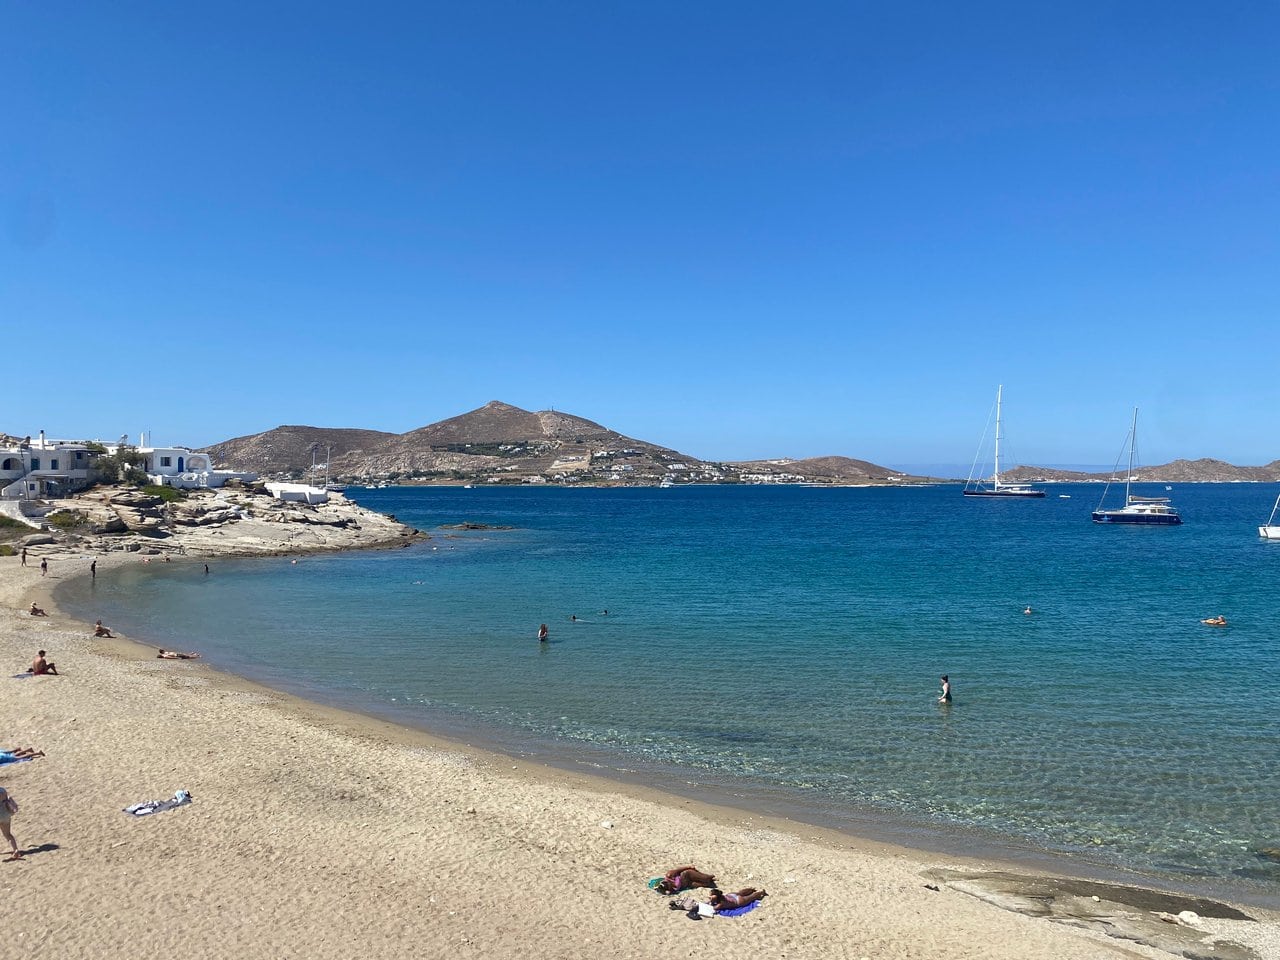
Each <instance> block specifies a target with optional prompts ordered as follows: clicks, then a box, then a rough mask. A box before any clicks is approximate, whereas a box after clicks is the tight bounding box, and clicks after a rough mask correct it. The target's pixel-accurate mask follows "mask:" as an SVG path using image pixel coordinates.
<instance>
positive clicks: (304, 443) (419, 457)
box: [208, 400, 724, 484]
mask: <svg viewBox="0 0 1280 960" xmlns="http://www.w3.org/2000/svg"><path fill="white" fill-rule="evenodd" d="M329 443H332V444H333V453H332V457H331V459H330V462H329V468H330V475H331V476H332V477H334V478H345V479H349V480H351V479H355V480H361V479H363V480H368V479H389V480H397V481H409V480H419V481H424V482H430V481H453V482H461V481H467V482H475V481H482V482H545V481H548V480H554V481H556V482H564V483H573V482H591V483H624V484H645V483H658V482H659V481H661V480H662V479H663V477H665V476H667V475H669V474H678V475H679V476H681V477H682V478H684V479H690V480H692V479H697V480H711V479H724V477H723V475H721V474H718V473H717V472H716V468H715V466H714V465H711V464H704V463H703V462H702V461H700V460H698V459H697V458H696V457H689V456H686V455H684V454H681V453H678V452H677V451H675V450H671V449H668V448H667V447H661V446H658V445H657V444H652V443H647V442H645V441H643V440H636V439H634V438H632V437H627V436H624V435H623V434H620V433H618V432H616V431H614V430H609V429H607V428H606V427H603V426H601V425H600V424H598V423H594V422H593V421H591V420H586V419H584V418H582V417H575V416H573V415H572V414H566V413H559V412H557V411H554V410H543V411H539V412H536V413H535V412H532V411H529V410H522V409H521V408H519V407H514V406H512V405H511V404H508V403H502V402H500V401H497V400H495V401H492V402H490V403H487V404H485V405H484V406H483V407H480V408H478V409H476V410H471V411H469V412H467V413H464V414H461V415H459V416H456V417H450V418H449V419H447V420H441V421H439V422H438V423H432V424H428V425H427V426H425V427H420V428H418V429H417V430H411V431H409V432H408V433H404V434H393V433H381V432H378V431H373V430H330V429H326V428H321V427H277V428H276V429H274V430H268V431H266V432H265V433H260V434H256V435H254V436H252V437H240V438H238V439H236V440H228V441H226V442H224V443H219V444H215V445H214V446H212V447H209V448H208V450H209V451H210V452H211V453H213V455H214V458H215V460H216V461H217V462H218V463H219V464H226V465H230V466H234V467H238V468H240V469H249V470H257V471H258V472H259V473H263V474H279V473H292V474H297V473H299V472H305V471H306V470H307V469H308V468H309V467H310V465H311V462H312V455H311V450H312V447H313V445H315V444H318V445H319V446H318V449H319V454H318V457H319V460H320V461H321V462H323V459H324V451H325V449H326V445H327V444H329Z"/></svg>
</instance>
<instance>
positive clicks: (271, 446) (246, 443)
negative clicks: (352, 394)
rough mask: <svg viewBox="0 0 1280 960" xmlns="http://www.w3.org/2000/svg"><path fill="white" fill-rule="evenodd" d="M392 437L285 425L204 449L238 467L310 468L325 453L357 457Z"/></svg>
mask: <svg viewBox="0 0 1280 960" xmlns="http://www.w3.org/2000/svg"><path fill="white" fill-rule="evenodd" d="M394 439H396V434H394V433H383V432H381V431H378V430H344V429H340V428H333V427H301V426H287V427H276V428H275V429H274V430H268V431H266V432H265V433H255V434H254V435H253V436H250V437H236V438H235V439H234V440H224V441H223V442H222V443H216V444H214V445H213V446H211V447H205V448H204V452H206V453H209V454H211V455H212V456H213V460H214V463H219V464H234V465H235V466H236V468H237V469H240V470H254V471H256V472H258V473H263V474H266V473H290V472H298V471H303V470H309V469H310V467H311V465H312V464H313V463H324V460H325V457H326V456H330V457H331V458H332V459H334V460H336V459H338V458H339V457H342V456H346V455H354V456H357V457H358V456H360V455H361V454H362V452H364V451H366V450H369V451H372V450H375V449H378V448H380V447H381V446H383V445H385V444H386V443H387V442H388V441H389V440H394ZM330 448H332V452H330Z"/></svg>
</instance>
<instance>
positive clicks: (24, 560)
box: [22, 547, 27, 567]
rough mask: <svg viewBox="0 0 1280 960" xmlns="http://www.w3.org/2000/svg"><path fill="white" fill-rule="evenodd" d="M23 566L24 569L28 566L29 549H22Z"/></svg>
mask: <svg viewBox="0 0 1280 960" xmlns="http://www.w3.org/2000/svg"><path fill="white" fill-rule="evenodd" d="M22 565H23V566H24V567H25V566H26V565H27V548H26V547H23V548H22Z"/></svg>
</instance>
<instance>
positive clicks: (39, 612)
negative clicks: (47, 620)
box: [27, 600, 48, 617]
mask: <svg viewBox="0 0 1280 960" xmlns="http://www.w3.org/2000/svg"><path fill="white" fill-rule="evenodd" d="M27 613H29V614H31V615H32V616H33V617H47V616H48V614H47V613H45V612H44V609H43V608H42V607H37V606H36V602H35V601H34V600H32V601H31V609H30V610H28V611H27Z"/></svg>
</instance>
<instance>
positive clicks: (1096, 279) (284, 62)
mask: <svg viewBox="0 0 1280 960" xmlns="http://www.w3.org/2000/svg"><path fill="white" fill-rule="evenodd" d="M1278 28H1280V6H1277V5H1275V4H1272V3H1260V2H1259V3H1248V2H1241V3H1232V4H1203V3H1177V2H1175V3H1154V2H1151V3H1126V4H1114V3H1072V4H1049V3H1026V2H1009V3H975V4H956V3H902V4H885V3H879V4H865V3H850V2H844V3H804V2H801V3H795V4H786V5H783V4H776V3H752V2H743V0H735V2H732V3H728V2H725V3H721V2H698V3H687V2H684V3H663V2H644V3H605V4H602V3H589V2H580V3H568V2H544V3H536V4H531V3H527V2H522V3H515V2H511V3H487V2H470V3H466V4H456V3H455V4H437V3H429V2H416V3H404V4H399V3H377V2H372V3H364V4H359V5H356V4H348V5H337V4H327V3H317V2H309V3H269V4H238V3H223V4H199V5H197V4H159V3H156V4H137V3H127V2H126V3H115V4H78V5H77V4H33V3H27V2H11V0H0V215H2V216H3V222H2V224H0V226H2V227H3V232H2V233H0V321H2V322H3V328H4V330H5V331H6V339H7V346H8V349H7V350H6V357H7V359H8V361H9V363H8V367H9V371H8V373H9V376H8V378H7V381H8V386H9V390H8V391H7V396H6V402H5V404H4V412H3V416H2V417H0V430H7V431H9V432H11V433H20V434H25V433H29V432H34V431H36V430H39V429H41V428H43V429H45V430H47V431H48V432H49V433H50V434H51V435H60V436H100V437H115V436H119V435H120V434H122V433H129V434H132V435H134V436H135V437H136V435H137V432H138V431H139V430H141V429H147V430H148V431H150V432H151V435H152V436H154V437H155V439H156V440H157V441H158V442H179V443H188V444H192V445H200V444H205V443H211V442H216V441H218V440H222V439H226V438H228V437H232V436H238V435H243V434H249V433H256V432H258V431H260V430H265V429H268V428H270V427H272V426H275V425H277V424H281V423H307V424H313V425H317V426H359V427H370V428H375V429H382V430H390V431H397V432H399V431H404V430H409V429H413V428H415V427H418V426H422V425H423V424H426V423H429V422H432V421H434V420H438V419H442V418H444V417H448V416H453V415H455V414H457V413H460V412H462V411H465V410H468V409H471V408H473V407H476V406H479V405H481V404H483V403H485V402H486V401H488V400H493V399H501V400H505V401H507V402H510V403H514V404H517V405H519V406H522V407H526V408H529V409H545V408H548V407H555V408H556V409H558V410H564V411H568V412H571V413H576V414H579V415H581V416H585V417H588V418H590V419H593V420H597V421H599V422H601V423H604V424H605V425H607V426H609V427H612V428H614V429H617V430H620V431H622V432H624V433H627V434H630V435H632V436H637V437H641V438H643V439H646V440H651V441H654V442H659V443H665V444H668V445H671V446H674V447H676V448H678V449H681V450H684V451H685V452H687V453H690V454H693V455H697V456H701V457H705V458H711V459H731V458H747V457H756V456H781V455H789V456H795V457H800V456H812V455H823V454H844V455H847V456H853V457H858V458H863V459H869V460H873V461H876V462H880V463H887V464H894V465H899V464H911V463H968V462H969V460H970V459H971V458H972V456H973V452H974V449H975V447H976V446H977V442H978V438H979V436H980V434H981V432H982V428H983V424H984V422H985V420H986V417H987V413H988V410H989V408H990V405H991V401H992V399H993V397H994V394H995V388H996V385H997V384H998V383H1003V384H1004V385H1005V400H1006V426H1007V432H1008V435H1009V437H1010V441H1011V447H1012V453H1013V455H1014V459H1016V460H1018V461H1020V462H1028V463H1076V462H1078V463H1111V462H1113V460H1114V457H1115V453H1116V451H1117V450H1118V449H1119V446H1120V443H1121V441H1122V439H1123V437H1124V434H1125V431H1126V429H1127V426H1128V418H1129V416H1130V411H1131V409H1132V407H1133V406H1135V405H1138V406H1140V407H1141V408H1142V423H1141V427H1140V430H1141V452H1142V459H1143V462H1145V463H1149V464H1151V463H1158V462H1163V461H1165V460H1168V459H1172V458H1174V457H1179V456H1185V457H1199V456H1214V457H1220V458H1223V459H1228V460H1232V461H1234V462H1237V463H1264V462H1267V461H1270V460H1272V459H1275V458H1277V457H1280V442H1278V440H1277V436H1276V432H1275V429H1274V428H1275V423H1276V411H1277V409H1280V378H1278V377H1277V376H1276V375H1275V360H1274V353H1275V349H1274V347H1275V342H1276V341H1275V330H1276V320H1277V317H1278V316H1280V309H1278V308H1280V123H1278V122H1277V118H1278V117H1280V66H1278V65H1280V49H1278V47H1280V44H1278V42H1277V40H1276V37H1277V36H1280V29H1278Z"/></svg>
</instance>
